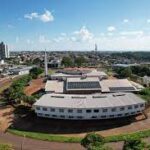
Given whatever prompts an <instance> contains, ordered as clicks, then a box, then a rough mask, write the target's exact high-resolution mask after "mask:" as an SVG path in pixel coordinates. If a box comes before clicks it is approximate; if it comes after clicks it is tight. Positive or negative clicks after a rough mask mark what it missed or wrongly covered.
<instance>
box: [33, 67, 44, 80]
mask: <svg viewBox="0 0 150 150" xmlns="http://www.w3.org/2000/svg"><path fill="white" fill-rule="evenodd" d="M41 73H43V69H42V68H39V67H34V68H32V69H31V70H30V75H31V77H32V78H33V79H37V78H38V76H39V75H40V74H41Z"/></svg>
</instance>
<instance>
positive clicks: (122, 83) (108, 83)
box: [100, 79, 137, 92]
mask: <svg viewBox="0 0 150 150" xmlns="http://www.w3.org/2000/svg"><path fill="white" fill-rule="evenodd" d="M100 85H101V91H102V92H121V91H127V92H129V91H137V89H136V87H134V86H133V85H132V84H131V82H130V81H128V80H127V79H109V80H102V81H100Z"/></svg>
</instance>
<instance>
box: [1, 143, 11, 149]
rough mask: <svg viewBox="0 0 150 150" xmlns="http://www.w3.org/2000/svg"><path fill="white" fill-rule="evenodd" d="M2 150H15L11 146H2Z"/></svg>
mask: <svg viewBox="0 0 150 150" xmlns="http://www.w3.org/2000/svg"><path fill="white" fill-rule="evenodd" d="M0 150H13V148H12V146H11V145H9V144H0Z"/></svg>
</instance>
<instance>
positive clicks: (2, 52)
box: [0, 42, 9, 60]
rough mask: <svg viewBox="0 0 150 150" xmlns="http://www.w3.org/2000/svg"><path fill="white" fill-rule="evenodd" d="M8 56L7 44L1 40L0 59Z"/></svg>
mask: <svg viewBox="0 0 150 150" xmlns="http://www.w3.org/2000/svg"><path fill="white" fill-rule="evenodd" d="M5 58H9V50H8V45H5V44H4V43H3V42H1V43H0V59H1V60H2V59H5Z"/></svg>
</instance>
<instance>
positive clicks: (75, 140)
mask: <svg viewBox="0 0 150 150" xmlns="http://www.w3.org/2000/svg"><path fill="white" fill-rule="evenodd" d="M8 132H10V133H12V134H16V135H19V136H24V135H25V136H26V137H29V138H33V139H38V140H43V141H51V142H52V141H53V142H54V141H55V142H69V143H79V142H80V141H81V140H82V138H80V137H67V136H61V135H56V134H46V133H37V132H27V131H19V130H15V129H9V130H8ZM129 137H133V138H134V137H136V138H145V137H150V129H149V130H144V131H138V132H134V133H130V134H121V135H116V136H108V137H105V141H106V143H108V142H117V141H124V140H125V139H127V138H129Z"/></svg>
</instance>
